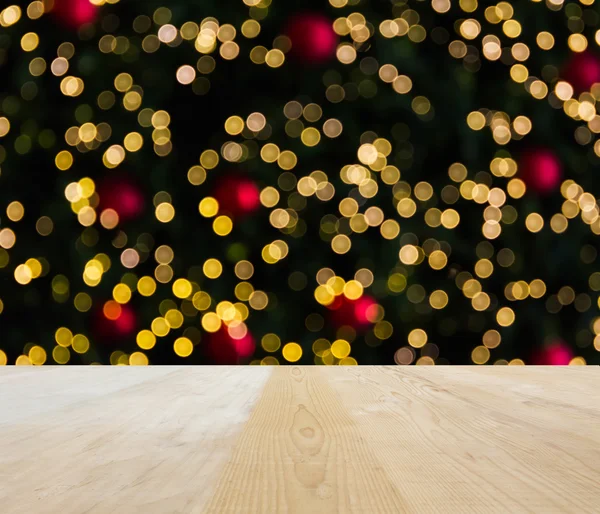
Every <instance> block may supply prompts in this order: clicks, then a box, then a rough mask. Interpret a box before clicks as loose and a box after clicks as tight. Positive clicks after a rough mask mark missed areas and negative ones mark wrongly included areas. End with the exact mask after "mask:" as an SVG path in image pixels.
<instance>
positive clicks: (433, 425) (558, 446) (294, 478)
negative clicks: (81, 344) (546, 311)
mask: <svg viewBox="0 0 600 514" xmlns="http://www.w3.org/2000/svg"><path fill="white" fill-rule="evenodd" d="M599 484H600V373H599V371H598V368H582V367H577V368H575V367H567V368H539V367H538V368H532V367H515V368H508V367H504V368H500V367H486V368H480V367H438V368H419V367H410V368H409V367H344V368H342V367H337V368H325V367H279V368H267V367H245V368H242V367H239V368H234V367H195V368H189V367H186V368H178V367H153V368H124V367H118V368H100V367H98V368H92V369H90V368H60V369H59V368H49V369H44V368H41V369H32V368H29V369H23V368H7V369H5V370H2V371H0V512H2V514H4V513H6V514H12V513H38V512H42V513H46V512H47V513H55V512H61V513H77V514H79V513H84V512H85V513H103V514H104V513H112V512H114V513H151V514H152V513H171V512H172V513H188V512H189V513H204V512H207V513H280V512H281V513H294V514H296V513H298V514H302V513H311V514H313V513H318V514H320V513H330V512H340V513H346V512H356V513H366V512H369V513H371V512H373V513H402V512H407V513H413V512H414V513H446V512H448V513H461V514H462V513H496V512H498V513H507V512H510V513H521V512H523V513H525V512H531V513H544V514H545V513H571V512H572V513H590V514H591V513H598V512H600V486H599Z"/></svg>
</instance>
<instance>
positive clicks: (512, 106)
mask: <svg viewBox="0 0 600 514" xmlns="http://www.w3.org/2000/svg"><path fill="white" fill-rule="evenodd" d="M598 29H600V13H599V11H598V8H597V5H596V4H595V2H594V0H580V1H578V2H562V1H560V0H546V1H545V2H544V1H528V2H512V3H511V2H504V1H503V2H499V3H497V4H496V3H493V2H492V3H487V2H486V3H481V4H478V2H477V0H461V1H456V0H453V1H452V2H451V1H449V0H432V1H427V2H426V1H412V0H411V1H404V0H394V1H375V0H329V1H326V0H321V1H313V2H311V1H304V2H283V1H281V0H228V1H216V0H215V1H209V0H203V1H202V2H188V1H183V0H170V1H168V2H167V1H162V2H156V1H153V0H152V1H150V0H148V1H134V0H120V1H119V0H54V1H45V2H41V1H33V2H19V3H14V4H12V5H7V6H5V7H3V8H2V9H1V10H0V363H1V364H24V365H27V364H35V365H40V364H96V363H100V364H113V365H117V364H132V365H144V364H234V363H239V364H248V363H251V364H266V365H268V364H286V363H291V362H295V363H300V364H313V363H314V364H325V365H337V364H342V365H344V364H349V365H351V364H357V363H358V364H394V363H396V364H419V365H427V364H429V365H431V364H510V365H522V364H560V365H563V364H575V365H577V364H586V363H588V364H598V363H600V354H599V352H600V336H597V335H596V334H600V317H598V291H599V290H600V272H598V271H597V270H598V266H597V262H598V261H597V248H598V242H597V240H598V234H600V216H599V215H600V211H599V209H598V204H597V199H596V196H595V194H596V190H597V188H598V184H599V181H598V178H597V176H596V174H597V173H598V171H599V167H598V164H599V162H600V161H599V157H598V156H599V155H600V143H597V134H598V133H600V117H599V116H598V115H597V114H596V102H597V100H598V99H599V98H600V58H599V53H598V45H599V44H600V31H599V30H598Z"/></svg>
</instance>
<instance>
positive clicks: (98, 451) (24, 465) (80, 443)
mask: <svg viewBox="0 0 600 514" xmlns="http://www.w3.org/2000/svg"><path fill="white" fill-rule="evenodd" d="M117 369H118V368H117ZM155 369H156V368H148V369H146V370H144V371H146V375H147V376H149V377H151V376H152V375H153V374H154V375H155V376H154V380H149V381H144V382H141V383H138V384H135V385H132V386H131V387H128V388H126V389H121V390H118V391H114V390H111V389H110V388H109V390H107V392H106V394H104V395H101V396H96V397H94V395H91V396H90V398H89V400H88V401H82V402H80V403H76V404H70V405H68V406H66V407H63V408H59V409H56V410H51V411H46V412H42V413H41V414H40V415H39V416H35V417H28V418H26V419H24V420H22V421H20V422H17V423H2V424H0V511H1V512H2V513H3V514H8V513H11V514H12V513H28V514H30V513H36V514H37V513H56V512H61V513H77V514H79V513H82V512H86V513H87V512H89V513H102V514H106V513H112V512H114V513H124V512H126V513H128V514H129V513H138V512H139V513H140V514H141V513H154V512H156V513H166V512H189V511H190V509H191V508H192V507H193V508H194V509H201V508H202V506H203V505H204V503H205V502H206V501H207V500H208V499H209V498H210V496H211V491H212V483H213V481H214V480H215V479H216V477H218V474H219V470H220V468H221V466H222V465H223V464H224V463H225V462H227V459H228V454H229V452H230V451H231V448H232V445H233V444H234V442H235V440H236V439H237V437H238V436H239V433H240V432H241V430H242V429H243V427H244V424H245V421H246V419H247V418H248V416H249V414H250V412H251V410H252V407H253V405H254V403H255V401H256V400H257V398H258V396H259V394H260V391H261V389H262V387H263V386H264V384H265V383H266V381H267V378H268V376H269V374H270V373H271V369H269V368H266V367H263V368H256V369H254V368H253V369H250V368H238V369H234V368H210V367H206V368H187V369H186V368H179V369H176V370H173V369H171V370H168V371H169V372H168V373H166V374H165V373H164V372H163V373H160V372H159V370H156V371H153V370H155ZM82 371H83V370H82ZM85 371H86V372H87V370H85ZM119 371H120V373H117V375H119V374H120V375H121V377H120V378H121V379H122V380H123V381H126V380H127V377H126V375H127V374H128V372H129V370H128V369H127V368H122V369H121V370H119ZM62 373H63V374H64V375H65V376H71V378H72V382H71V387H72V388H74V389H76V388H77V387H78V384H79V379H81V374H82V372H81V371H80V372H76V373H73V372H71V370H70V369H63V370H62ZM109 374H112V375H113V378H115V377H114V373H109ZM48 376H49V375H48V374H47V373H40V374H39V375H38V377H37V380H32V378H31V377H29V380H32V381H33V382H37V385H38V387H41V388H43V387H44V385H45V380H44V379H45V377H48ZM97 378H98V379H100V378H101V377H100V376H97ZM103 386H104V383H103V382H102V381H101V380H98V382H97V389H100V390H102V389H103ZM26 391H29V390H28V389H26ZM18 392H19V391H18V388H16V389H13V390H12V393H13V394H15V395H18ZM5 394H6V393H5ZM5 406H6V404H5V403H0V413H2V414H1V417H0V420H2V419H3V418H4V415H5V413H6V409H5Z"/></svg>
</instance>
